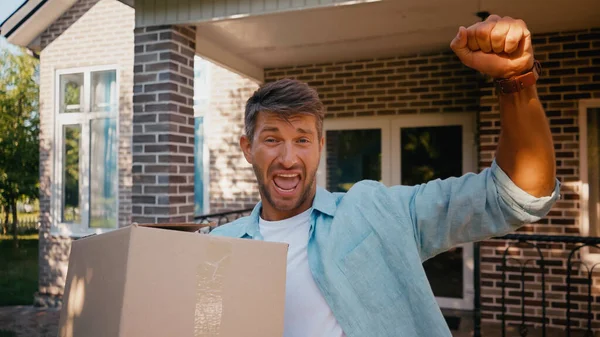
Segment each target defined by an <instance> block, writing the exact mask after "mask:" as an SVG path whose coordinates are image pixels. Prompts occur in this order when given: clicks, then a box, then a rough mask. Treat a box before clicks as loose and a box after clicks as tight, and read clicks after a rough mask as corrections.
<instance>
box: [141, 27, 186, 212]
mask: <svg viewBox="0 0 600 337" xmlns="http://www.w3.org/2000/svg"><path fill="white" fill-rule="evenodd" d="M195 38H196V30H195V27H183V26H157V27H146V28H136V29H135V66H134V69H133V70H134V73H135V77H134V82H135V87H134V97H133V103H134V117H133V124H134V128H133V173H132V174H133V193H132V203H133V207H132V221H134V222H139V223H157V222H159V223H163V222H191V221H193V216H194V109H193V103H194V102H193V99H194V98H193V97H194V55H195V52H196V44H195Z"/></svg>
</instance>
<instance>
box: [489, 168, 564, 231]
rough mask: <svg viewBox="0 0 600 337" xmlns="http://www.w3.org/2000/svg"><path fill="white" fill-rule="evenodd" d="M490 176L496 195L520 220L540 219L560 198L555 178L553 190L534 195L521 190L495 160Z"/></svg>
mask: <svg viewBox="0 0 600 337" xmlns="http://www.w3.org/2000/svg"><path fill="white" fill-rule="evenodd" d="M491 171H492V177H493V179H494V182H495V184H496V186H497V189H498V196H499V197H500V198H501V199H502V201H504V203H505V206H508V207H509V208H510V209H511V210H512V211H513V212H516V213H517V214H514V215H515V216H516V217H517V218H518V219H519V220H520V221H521V222H528V223H532V222H535V221H538V220H540V219H541V218H543V217H544V216H546V215H547V214H548V212H550V209H551V208H552V206H554V203H556V200H558V199H559V198H560V181H559V180H558V179H555V183H554V191H552V194H550V195H549V196H544V197H539V198H538V197H534V196H532V195H531V194H529V193H527V192H525V191H524V190H522V189H521V188H520V187H519V186H517V185H515V183H514V182H513V181H512V180H511V179H510V178H509V177H508V175H507V174H506V173H505V172H504V171H503V170H502V169H501V168H500V166H498V164H497V163H496V160H495V159H494V161H493V162H492V166H491Z"/></svg>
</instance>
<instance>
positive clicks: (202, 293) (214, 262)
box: [194, 240, 232, 337]
mask: <svg viewBox="0 0 600 337" xmlns="http://www.w3.org/2000/svg"><path fill="white" fill-rule="evenodd" d="M231 253H232V246H231V243H230V242H227V241H222V240H218V241H217V240H211V241H210V242H209V244H208V247H207V255H206V260H205V261H204V262H203V263H202V264H200V265H199V266H198V268H197V269H196V310H195V314H194V337H209V336H219V335H220V332H221V320H222V318H223V290H224V289H223V288H224V282H225V275H226V272H227V270H228V268H229V265H230V264H231Z"/></svg>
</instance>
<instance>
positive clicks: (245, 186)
mask: <svg viewBox="0 0 600 337" xmlns="http://www.w3.org/2000/svg"><path fill="white" fill-rule="evenodd" d="M245 82H248V83H245V85H243V86H242V87H239V86H238V87H237V88H235V89H229V90H228V91H227V94H226V95H220V96H218V97H215V98H214V100H215V101H213V102H211V107H212V109H211V113H212V115H211V118H210V122H209V123H210V124H209V127H210V132H207V134H211V133H212V135H210V136H209V137H210V138H211V140H210V141H209V142H210V143H209V153H210V203H211V207H210V210H211V213H215V212H222V211H228V210H237V209H243V208H251V207H253V206H254V205H255V204H256V202H257V201H258V200H259V194H258V186H257V184H256V178H255V176H254V172H253V170H252V167H251V165H250V164H248V162H247V161H246V159H245V158H244V155H243V153H242V150H241V149H240V145H239V140H240V136H241V135H242V134H243V133H244V108H245V105H246V101H247V100H248V98H249V97H250V96H251V95H252V93H253V92H254V90H256V87H255V86H254V85H250V82H249V80H245ZM229 87H231V86H229ZM223 101H224V102H223Z"/></svg>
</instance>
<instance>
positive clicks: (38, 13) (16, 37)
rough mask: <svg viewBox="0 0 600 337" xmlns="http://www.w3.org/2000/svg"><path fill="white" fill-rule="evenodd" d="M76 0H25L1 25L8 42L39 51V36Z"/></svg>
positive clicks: (1, 32)
mask: <svg viewBox="0 0 600 337" xmlns="http://www.w3.org/2000/svg"><path fill="white" fill-rule="evenodd" d="M76 1H77V0H27V1H25V3H23V4H22V5H21V6H20V7H19V8H17V10H15V11H14V12H13V13H12V14H11V15H10V16H9V17H8V18H7V19H6V20H5V21H4V22H3V23H2V24H1V25H0V35H2V36H4V37H6V39H7V40H8V42H9V43H12V44H14V45H17V46H21V47H27V48H30V49H32V50H34V51H37V52H39V51H40V44H39V36H40V34H41V33H42V32H43V31H44V30H46V28H48V27H49V26H50V25H51V24H52V23H53V22H54V21H56V19H58V18H59V17H60V16H61V15H62V14H63V13H64V12H66V11H67V10H68V9H69V8H70V7H71V6H72V5H73V4H74V3H75V2H76Z"/></svg>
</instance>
